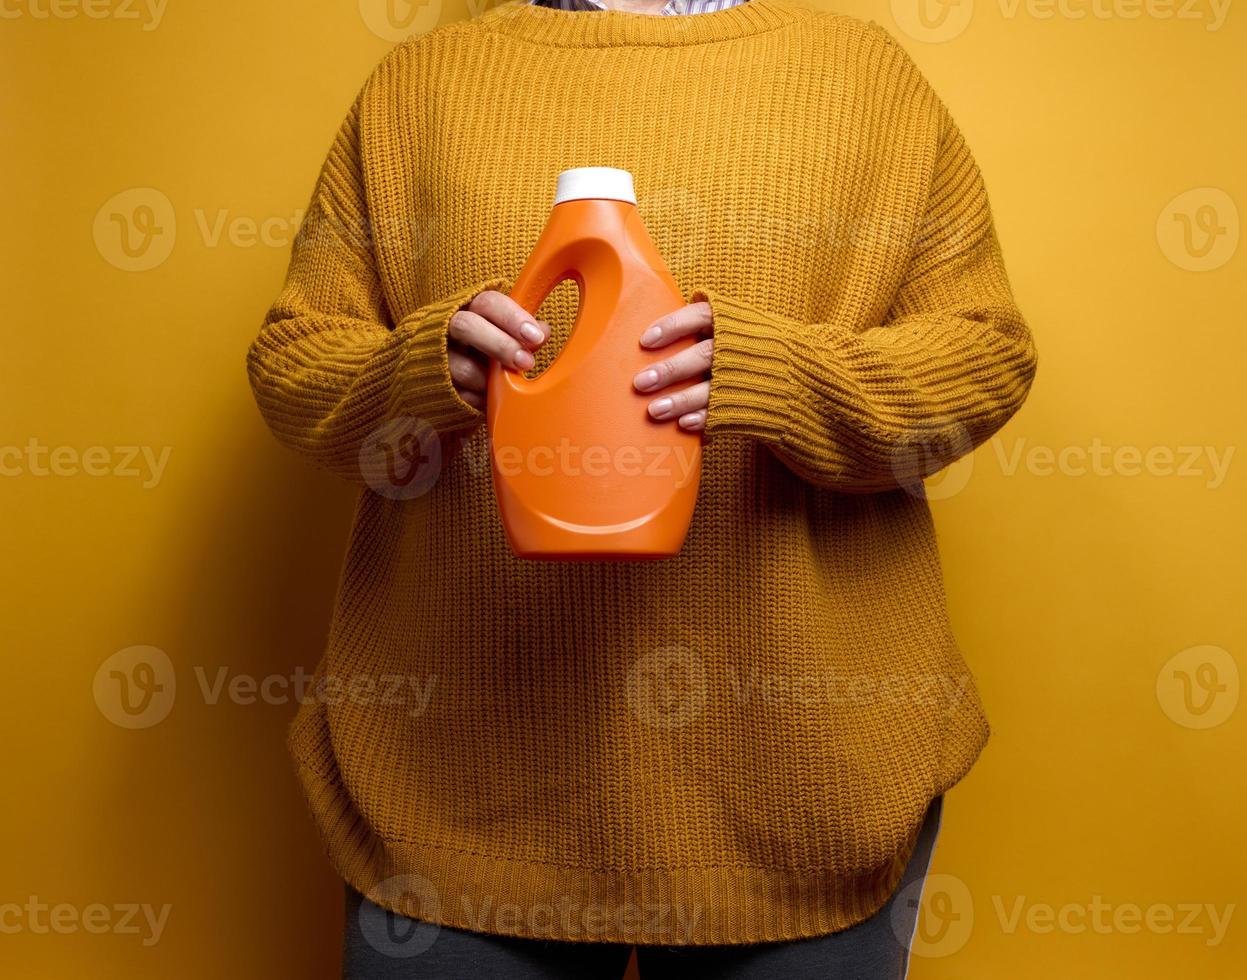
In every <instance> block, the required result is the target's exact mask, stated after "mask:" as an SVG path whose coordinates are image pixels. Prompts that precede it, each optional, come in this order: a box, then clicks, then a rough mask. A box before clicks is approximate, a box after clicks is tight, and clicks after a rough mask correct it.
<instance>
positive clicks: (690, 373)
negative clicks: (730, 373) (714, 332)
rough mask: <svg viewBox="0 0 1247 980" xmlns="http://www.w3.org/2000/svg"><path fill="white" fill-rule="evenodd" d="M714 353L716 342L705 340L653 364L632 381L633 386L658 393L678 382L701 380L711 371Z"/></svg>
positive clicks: (640, 389) (639, 389)
mask: <svg viewBox="0 0 1247 980" xmlns="http://www.w3.org/2000/svg"><path fill="white" fill-rule="evenodd" d="M713 352H714V341H713V340H703V341H702V342H701V343H700V344H694V345H693V346H692V347H689V348H687V349H686V350H682V351H680V353H678V354H674V355H672V356H671V357H668V358H667V359H666V360H662V361H659V362H658V363H657V364H651V365H650V366H649V367H647V368H646V369H645V370H644V371H641V372H640V373H639V374H638V375H637V376H636V377H635V378H633V379H632V384H633V386H634V387H635V388H636V389H637V390H638V391H657V390H658V389H659V388H666V387H667V386H668V385H670V384H674V383H675V382H677V381H686V380H688V379H689V378H700V377H701V376H702V375H703V374H705V373H706V372H707V371H709V370H710V359H711V356H712V354H713Z"/></svg>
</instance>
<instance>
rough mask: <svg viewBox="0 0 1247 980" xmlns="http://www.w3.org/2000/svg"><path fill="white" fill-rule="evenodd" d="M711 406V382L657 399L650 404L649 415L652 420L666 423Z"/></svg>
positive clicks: (692, 386)
mask: <svg viewBox="0 0 1247 980" xmlns="http://www.w3.org/2000/svg"><path fill="white" fill-rule="evenodd" d="M709 405H710V382H709V381H703V382H701V384H695V385H691V386H690V387H688V388H685V389H684V390H683V391H675V392H672V393H671V394H670V395H663V397H662V398H656V399H654V401H652V402H650V403H649V414H650V417H651V418H654V419H658V420H659V421H665V420H666V419H674V418H679V417H680V416H681V415H687V414H689V413H690V412H696V411H698V410H700V409H704V408H707V407H708V406H709Z"/></svg>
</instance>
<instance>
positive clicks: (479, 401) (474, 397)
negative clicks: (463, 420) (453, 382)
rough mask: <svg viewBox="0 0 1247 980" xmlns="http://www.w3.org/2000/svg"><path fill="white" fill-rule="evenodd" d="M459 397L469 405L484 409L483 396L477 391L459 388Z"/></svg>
mask: <svg viewBox="0 0 1247 980" xmlns="http://www.w3.org/2000/svg"><path fill="white" fill-rule="evenodd" d="M459 397H460V398H462V399H463V400H464V401H465V402H467V403H468V404H469V405H471V406H472V407H473V408H476V409H480V410H481V411H484V410H485V396H484V395H482V394H481V393H480V392H479V391H465V390H459Z"/></svg>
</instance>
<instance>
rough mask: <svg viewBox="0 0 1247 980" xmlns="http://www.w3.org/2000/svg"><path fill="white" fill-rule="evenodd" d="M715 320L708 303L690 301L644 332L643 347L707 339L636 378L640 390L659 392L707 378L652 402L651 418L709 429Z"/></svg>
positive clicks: (689, 426) (695, 429) (691, 429)
mask: <svg viewBox="0 0 1247 980" xmlns="http://www.w3.org/2000/svg"><path fill="white" fill-rule="evenodd" d="M713 333H714V321H713V319H712V317H711V314H710V304H709V303H690V304H688V305H687V306H684V307H681V308H680V309H678V310H676V311H675V312H674V313H668V314H667V315H666V316H662V317H659V318H658V319H657V320H655V321H654V322H653V323H651V324H650V325H649V326H648V327H647V328H646V329H645V332H644V333H642V334H641V346H642V347H646V348H650V349H653V348H658V347H666V346H667V345H668V344H670V343H671V342H672V341H675V340H679V339H680V338H681V337H690V336H703V337H705V338H706V339H705V340H702V341H701V342H700V343H697V344H694V345H692V346H691V347H688V348H685V349H684V350H682V351H680V352H679V353H678V354H673V355H672V356H671V357H668V358H667V359H666V360H663V361H659V362H658V363H656V364H652V365H650V366H649V367H648V368H646V369H645V370H644V371H642V372H641V373H640V374H638V375H637V376H636V377H635V378H633V379H632V384H633V386H634V387H635V388H636V389H637V391H645V392H655V393H658V392H660V391H661V390H662V389H663V388H667V387H669V386H670V385H673V384H676V383H677V382H680V381H687V380H688V379H689V378H704V379H705V380H703V381H701V382H700V383H698V384H695V385H689V386H688V387H687V388H685V389H684V390H683V391H675V392H672V393H671V394H667V395H662V396H661V397H659V398H655V399H654V400H653V401H651V402H650V403H649V414H650V417H651V418H654V419H658V420H659V421H665V420H667V419H676V420H678V423H679V426H680V428H682V429H686V430H688V431H689V432H701V431H702V430H704V429H705V428H706V409H707V407H708V406H709V404H710V355H711V352H712V351H713V350H714V340H713V339H712V335H713Z"/></svg>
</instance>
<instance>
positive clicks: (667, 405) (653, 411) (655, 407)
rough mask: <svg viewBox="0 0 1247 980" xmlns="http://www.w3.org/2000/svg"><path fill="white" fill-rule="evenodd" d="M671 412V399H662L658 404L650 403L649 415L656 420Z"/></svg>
mask: <svg viewBox="0 0 1247 980" xmlns="http://www.w3.org/2000/svg"><path fill="white" fill-rule="evenodd" d="M670 411H671V399H670V398H660V399H658V401H656V402H650V406H649V413H650V415H652V416H654V418H656V419H657V418H662V417H663V416H664V415H666V414H667V413H668V412H670Z"/></svg>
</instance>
